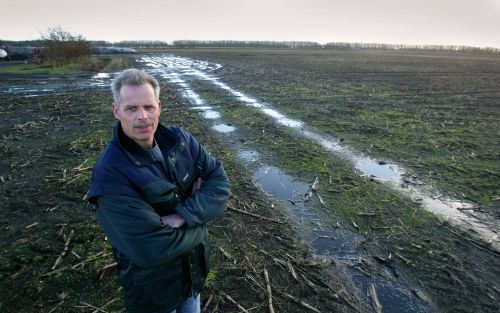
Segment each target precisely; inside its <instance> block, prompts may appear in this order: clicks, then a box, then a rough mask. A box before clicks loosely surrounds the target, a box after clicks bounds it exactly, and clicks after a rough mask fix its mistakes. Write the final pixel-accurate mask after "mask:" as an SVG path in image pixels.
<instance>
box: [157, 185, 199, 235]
mask: <svg viewBox="0 0 500 313" xmlns="http://www.w3.org/2000/svg"><path fill="white" fill-rule="evenodd" d="M202 183H203V180H202V179H201V177H199V178H198V179H197V180H196V181H195V182H194V183H193V188H192V189H191V197H192V196H194V194H195V193H196V191H198V190H199V189H200V187H201V184H202ZM161 221H162V223H163V224H164V225H168V226H170V227H173V228H179V227H182V226H183V225H184V224H186V221H185V220H184V219H183V218H182V217H181V216H180V215H179V214H177V213H174V214H170V215H165V216H162V217H161Z"/></svg>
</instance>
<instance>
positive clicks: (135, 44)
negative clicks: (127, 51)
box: [90, 40, 170, 48]
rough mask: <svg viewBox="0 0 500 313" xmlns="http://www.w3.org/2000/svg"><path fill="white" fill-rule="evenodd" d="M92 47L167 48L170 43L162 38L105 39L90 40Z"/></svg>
mask: <svg viewBox="0 0 500 313" xmlns="http://www.w3.org/2000/svg"><path fill="white" fill-rule="evenodd" d="M90 44H91V45H92V47H121V48H166V47H170V45H169V44H168V43H167V42H166V41H160V40H122V41H118V42H111V41H105V40H92V41H90Z"/></svg>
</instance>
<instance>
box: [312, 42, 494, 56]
mask: <svg viewBox="0 0 500 313" xmlns="http://www.w3.org/2000/svg"><path fill="white" fill-rule="evenodd" d="M322 47H323V48H326V49H339V50H353V49H354V50H355V49H358V50H382V51H386V50H401V51H416V52H425V51H443V52H454V51H455V52H483V53H484V52H486V53H500V49H498V48H491V47H470V46H459V45H408V44H383V43H363V42H354V43H353V42H329V43H326V44H324V45H322Z"/></svg>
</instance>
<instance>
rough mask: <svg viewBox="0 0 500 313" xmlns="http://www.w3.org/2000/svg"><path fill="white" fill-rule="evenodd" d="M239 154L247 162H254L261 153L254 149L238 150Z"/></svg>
mask: <svg viewBox="0 0 500 313" xmlns="http://www.w3.org/2000/svg"><path fill="white" fill-rule="evenodd" d="M238 156H239V157H240V158H241V159H242V160H243V161H245V162H250V163H254V162H257V160H258V159H259V157H260V155H259V153H258V152H257V151H252V150H242V149H240V150H238Z"/></svg>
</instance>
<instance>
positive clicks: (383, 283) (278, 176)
mask: <svg viewBox="0 0 500 313" xmlns="http://www.w3.org/2000/svg"><path fill="white" fill-rule="evenodd" d="M238 155H239V156H240V157H242V159H244V160H245V161H248V160H249V159H252V160H254V162H257V161H258V154H257V153H255V152H252V151H249V150H243V151H241V150H240V151H239V152H238ZM254 179H255V181H256V182H257V184H258V185H260V187H261V188H262V190H263V191H264V192H265V193H267V194H269V195H270V196H272V197H274V198H276V199H278V200H282V201H284V202H283V203H285V205H286V209H287V211H288V214H289V215H290V217H291V218H292V220H294V221H295V222H296V223H297V225H298V227H299V229H300V231H301V232H300V233H301V236H302V237H303V238H304V239H305V240H306V241H307V242H309V243H310V244H311V246H312V248H313V250H314V252H315V253H316V254H319V255H322V256H323V257H326V258H332V259H334V260H335V262H337V263H341V264H343V265H345V268H346V269H347V270H348V271H349V273H350V274H351V277H352V278H353V281H354V282H355V284H356V285H357V286H358V287H359V288H360V289H361V290H362V292H363V293H368V286H369V284H374V285H375V286H376V289H377V294H378V297H379V301H380V303H381V304H382V306H383V312H385V313H415V312H433V310H432V309H431V308H429V307H425V306H424V305H423V304H422V303H421V302H420V300H418V299H417V298H416V296H415V295H414V294H413V293H412V291H411V289H412V288H411V287H410V286H407V285H405V284H403V283H401V282H399V281H398V280H397V277H395V276H394V274H392V273H391V272H390V271H388V270H386V273H385V276H379V275H375V274H373V275H372V276H371V277H368V276H366V275H364V274H363V273H361V271H359V270H358V269H357V267H358V266H359V264H358V262H359V261H358V260H359V259H360V258H361V259H362V260H372V257H371V256H369V255H366V254H365V253H364V251H363V248H362V247H361V242H362V237H360V236H358V235H356V234H354V233H351V232H349V231H346V230H345V229H342V228H340V227H334V226H332V225H329V224H326V223H325V222H324V221H325V220H327V219H326V218H325V217H324V216H322V214H321V213H320V212H317V213H316V212H313V211H312V210H311V208H310V207H309V205H308V203H307V202H304V195H305V194H306V193H307V191H308V190H309V184H307V183H305V182H300V181H297V180H294V179H292V178H291V177H290V176H288V175H286V174H285V173H283V172H282V171H281V170H280V169H279V168H277V167H274V166H271V165H262V166H260V167H258V168H257V169H256V170H255V171H254ZM313 197H314V196H313ZM382 271H383V270H382Z"/></svg>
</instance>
